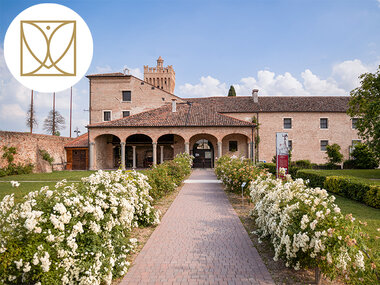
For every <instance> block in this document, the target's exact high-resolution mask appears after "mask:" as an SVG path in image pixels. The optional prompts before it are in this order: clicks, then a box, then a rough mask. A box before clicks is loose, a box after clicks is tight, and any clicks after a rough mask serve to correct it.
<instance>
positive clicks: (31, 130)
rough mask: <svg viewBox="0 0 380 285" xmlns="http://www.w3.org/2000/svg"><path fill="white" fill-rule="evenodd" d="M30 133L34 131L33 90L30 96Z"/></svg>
mask: <svg viewBox="0 0 380 285" xmlns="http://www.w3.org/2000/svg"><path fill="white" fill-rule="evenodd" d="M29 119H30V133H31V134H32V133H33V90H32V96H31V98H30V118H29Z"/></svg>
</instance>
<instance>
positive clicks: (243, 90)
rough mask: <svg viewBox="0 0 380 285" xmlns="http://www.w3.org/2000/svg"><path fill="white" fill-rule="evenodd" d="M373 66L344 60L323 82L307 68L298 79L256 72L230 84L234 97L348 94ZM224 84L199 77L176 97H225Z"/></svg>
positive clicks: (213, 79)
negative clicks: (361, 76) (256, 91)
mask: <svg viewBox="0 0 380 285" xmlns="http://www.w3.org/2000/svg"><path fill="white" fill-rule="evenodd" d="M375 70H376V68H375V65H373V66H366V65H365V64H363V63H362V62H361V61H360V60H358V59H354V60H347V61H344V62H341V63H338V64H335V65H334V66H333V67H332V71H331V76H330V77H328V78H326V79H322V78H320V77H319V76H318V75H316V74H314V73H313V72H312V71H311V70H310V69H306V70H305V71H304V72H302V73H301V74H300V76H299V79H297V77H295V76H294V75H292V74H291V73H290V72H285V73H284V74H275V73H274V72H272V71H269V70H259V71H258V72H257V76H256V77H255V76H249V77H244V78H242V79H241V80H240V82H239V83H237V84H233V85H234V87H235V90H236V93H237V95H251V92H252V89H254V88H257V89H259V94H260V95H293V96H297V95H301V96H302V95H348V94H349V93H350V91H351V90H352V89H354V88H356V87H357V86H359V84H360V82H359V79H358V76H359V75H360V74H363V73H365V72H373V71H375ZM226 86H227V85H226V83H222V82H220V81H219V80H218V79H216V78H213V77H211V76H207V77H201V80H200V82H199V83H197V84H190V83H186V84H184V85H182V86H179V92H177V94H178V95H179V96H184V97H207V96H226V95H227V88H226Z"/></svg>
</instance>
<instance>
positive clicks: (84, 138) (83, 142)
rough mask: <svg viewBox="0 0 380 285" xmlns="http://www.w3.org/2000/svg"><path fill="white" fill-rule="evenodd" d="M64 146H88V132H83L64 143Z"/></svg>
mask: <svg viewBox="0 0 380 285" xmlns="http://www.w3.org/2000/svg"><path fill="white" fill-rule="evenodd" d="M66 147H88V134H87V133H85V134H83V135H81V136H79V137H77V138H76V139H74V140H73V141H71V142H69V143H68V144H66V145H65V148H66Z"/></svg>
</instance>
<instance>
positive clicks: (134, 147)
mask: <svg viewBox="0 0 380 285" xmlns="http://www.w3.org/2000/svg"><path fill="white" fill-rule="evenodd" d="M132 157H133V158H132V168H133V169H135V168H136V146H135V145H133V146H132Z"/></svg>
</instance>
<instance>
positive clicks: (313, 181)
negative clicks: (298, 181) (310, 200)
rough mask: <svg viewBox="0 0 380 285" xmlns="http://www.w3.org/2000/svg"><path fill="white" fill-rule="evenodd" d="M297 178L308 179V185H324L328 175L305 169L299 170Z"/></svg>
mask: <svg viewBox="0 0 380 285" xmlns="http://www.w3.org/2000/svg"><path fill="white" fill-rule="evenodd" d="M297 178H302V179H303V180H308V185H309V186H310V187H323V185H324V183H325V180H326V176H325V175H323V174H320V173H316V172H311V171H310V172H309V171H307V170H306V171H304V170H299V171H298V172H297Z"/></svg>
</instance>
